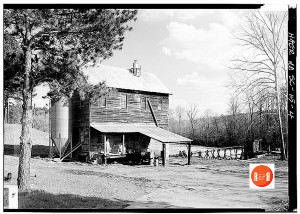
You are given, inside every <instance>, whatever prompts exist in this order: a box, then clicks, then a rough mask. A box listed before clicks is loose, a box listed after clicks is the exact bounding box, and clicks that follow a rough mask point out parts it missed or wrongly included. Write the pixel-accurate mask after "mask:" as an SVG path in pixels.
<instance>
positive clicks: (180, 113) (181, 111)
mask: <svg viewBox="0 0 300 214" xmlns="http://www.w3.org/2000/svg"><path fill="white" fill-rule="evenodd" d="M184 112H185V109H184V107H182V106H177V107H176V108H175V114H176V116H177V119H178V125H179V133H180V135H182V128H183V115H184Z"/></svg>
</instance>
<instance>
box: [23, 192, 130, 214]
mask: <svg viewBox="0 0 300 214" xmlns="http://www.w3.org/2000/svg"><path fill="white" fill-rule="evenodd" d="M128 205H129V204H128V203H126V202H124V201H113V200H109V199H103V198H96V197H82V196H78V195H72V194H58V195H56V194H51V193H48V192H45V191H43V190H33V191H28V192H20V193H19V209H124V208H125V207H127V206H128Z"/></svg>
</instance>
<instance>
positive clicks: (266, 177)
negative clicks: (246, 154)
mask: <svg viewBox="0 0 300 214" xmlns="http://www.w3.org/2000/svg"><path fill="white" fill-rule="evenodd" d="M251 180H252V182H253V183H254V184H255V185H256V186H258V187H266V186H268V185H269V184H270V183H272V180H273V172H272V170H271V169H270V168H269V167H267V166H266V165H259V166H257V167H255V168H254V169H253V170H252V173H251Z"/></svg>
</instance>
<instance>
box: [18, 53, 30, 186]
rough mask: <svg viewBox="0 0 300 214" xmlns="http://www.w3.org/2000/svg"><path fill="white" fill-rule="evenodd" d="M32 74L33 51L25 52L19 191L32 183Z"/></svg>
mask: <svg viewBox="0 0 300 214" xmlns="http://www.w3.org/2000/svg"><path fill="white" fill-rule="evenodd" d="M30 72H31V50H30V48H29V47H27V48H26V50H25V73H24V80H25V81H24V86H23V106H22V108H23V113H22V119H21V124H22V132H21V137H20V141H21V142H20V145H21V149H20V157H19V170H18V187H19V190H26V189H29V181H30V157H31V136H32V87H31V83H30Z"/></svg>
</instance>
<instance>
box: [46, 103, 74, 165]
mask: <svg viewBox="0 0 300 214" xmlns="http://www.w3.org/2000/svg"><path fill="white" fill-rule="evenodd" d="M71 105H72V103H71V99H68V98H61V99H60V100H59V101H57V102H55V103H52V105H51V110H50V114H51V115H50V124H51V139H52V141H53V142H54V144H55V147H56V148H57V150H58V153H59V157H60V159H61V158H62V157H63V156H64V153H65V151H66V148H67V147H68V145H70V144H71V143H72V106H71Z"/></svg>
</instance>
